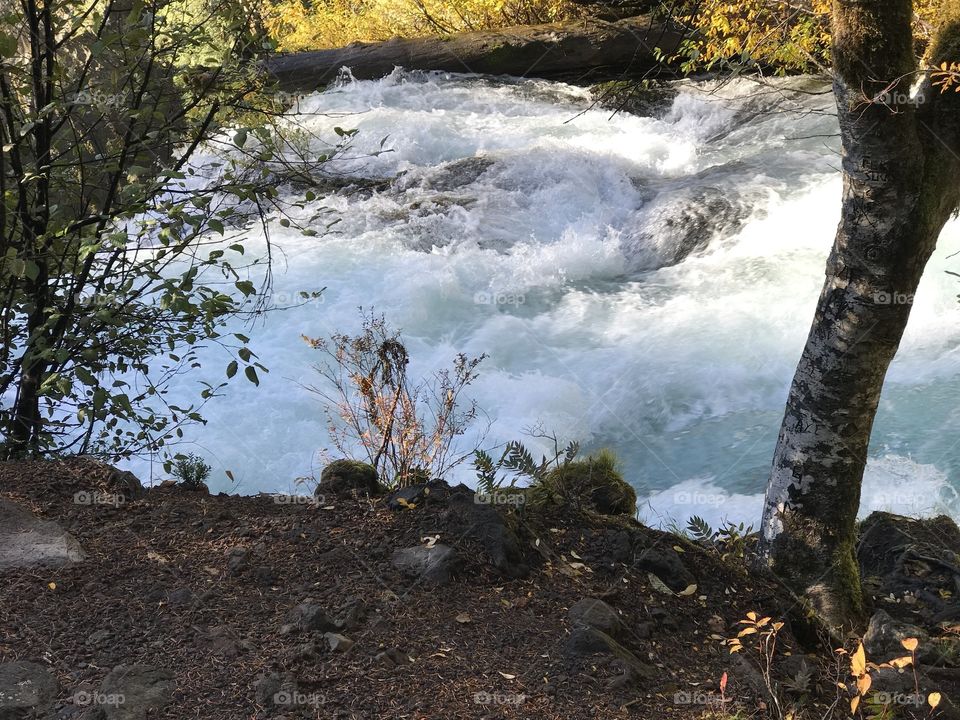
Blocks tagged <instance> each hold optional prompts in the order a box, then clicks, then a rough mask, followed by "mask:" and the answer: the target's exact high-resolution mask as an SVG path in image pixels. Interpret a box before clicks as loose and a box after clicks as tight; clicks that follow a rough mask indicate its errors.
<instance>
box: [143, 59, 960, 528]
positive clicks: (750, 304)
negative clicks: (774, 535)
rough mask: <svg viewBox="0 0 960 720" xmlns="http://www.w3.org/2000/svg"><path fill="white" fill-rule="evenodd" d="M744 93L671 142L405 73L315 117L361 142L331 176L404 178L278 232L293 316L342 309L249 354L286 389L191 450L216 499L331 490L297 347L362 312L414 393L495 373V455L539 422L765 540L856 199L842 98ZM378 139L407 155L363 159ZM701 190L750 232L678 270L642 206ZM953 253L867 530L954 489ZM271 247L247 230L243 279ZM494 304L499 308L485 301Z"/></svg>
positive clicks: (922, 323) (706, 108) (330, 201)
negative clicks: (788, 435) (319, 224)
mask: <svg viewBox="0 0 960 720" xmlns="http://www.w3.org/2000/svg"><path fill="white" fill-rule="evenodd" d="M792 82H798V81H784V88H785V92H786V91H787V90H789V87H790V83H792ZM708 91H709V92H708ZM752 92H753V93H755V92H756V88H755V86H751V85H750V84H749V83H746V82H738V83H732V84H728V85H726V86H724V87H722V88H720V89H717V88H716V87H714V86H709V87H704V86H698V87H694V86H687V87H686V88H685V89H684V90H683V91H682V92H681V94H680V96H679V97H678V98H677V100H676V101H675V103H674V107H673V109H672V111H671V112H670V113H669V114H667V115H666V116H665V117H664V118H663V119H662V120H654V119H649V118H636V117H632V116H627V115H618V116H616V117H613V118H611V117H610V113H609V112H607V111H604V110H599V109H593V110H591V109H589V102H590V99H589V97H588V96H587V95H586V94H585V91H583V90H581V89H578V88H572V87H570V86H565V85H562V84H554V83H547V82H543V81H517V82H511V83H505V84H498V83H494V82H491V81H488V80H484V79H481V78H471V77H464V76H449V75H444V74H438V73H434V74H416V75H406V74H403V73H396V74H394V75H393V76H392V77H390V78H388V79H385V80H383V81H378V82H355V83H349V84H346V85H344V86H342V87H339V88H337V89H334V90H331V91H329V92H326V93H323V94H319V95H313V96H310V97H308V98H305V99H304V100H302V101H301V103H300V108H301V110H307V111H311V112H315V113H318V114H317V115H315V116H313V117H310V118H308V119H307V122H308V124H309V125H310V127H311V129H312V130H313V131H314V132H315V133H316V134H317V136H318V137H321V138H327V139H333V138H335V135H334V132H333V127H334V126H335V125H339V126H343V127H355V128H358V129H359V135H358V136H357V141H356V147H355V148H354V150H353V151H352V153H351V159H346V160H341V161H337V163H336V164H335V168H334V169H335V170H336V171H337V172H342V173H355V174H362V175H365V176H371V177H392V176H393V175H395V174H396V173H398V172H403V173H406V174H405V175H404V177H403V178H402V180H401V181H400V182H398V183H397V186H396V188H395V189H394V190H391V191H384V192H377V193H373V194H372V195H371V194H355V195H338V196H334V197H330V198H325V199H320V200H317V201H316V202H315V203H312V204H310V206H309V207H308V208H306V209H305V210H304V216H305V217H307V216H309V214H312V213H313V212H315V211H316V210H317V209H319V208H327V209H330V210H332V211H333V212H334V214H335V216H337V217H340V218H341V222H340V223H339V224H338V225H337V226H336V231H335V233H334V234H330V235H326V236H323V237H320V238H304V237H301V236H299V235H296V234H295V233H294V232H293V231H291V230H287V229H284V228H281V227H279V226H278V225H275V226H273V227H272V228H271V232H272V236H273V240H274V242H275V243H276V244H277V245H278V246H279V247H280V248H281V249H282V250H283V253H284V256H285V258H286V262H285V264H281V266H280V267H278V268H277V273H276V287H275V290H276V292H277V296H278V297H281V298H283V297H290V296H292V295H293V294H295V293H296V292H297V291H299V290H314V289H319V288H321V287H326V288H327V291H326V293H325V295H324V301H323V303H322V304H320V303H314V304H310V305H308V306H306V307H301V308H296V309H291V310H287V311H285V312H283V313H278V314H275V315H272V316H270V317H269V318H268V319H267V320H266V322H265V323H264V324H261V325H258V326H256V327H255V328H253V329H252V330H251V331H250V332H248V334H250V335H251V336H252V337H253V348H254V350H255V351H256V352H257V353H258V354H259V355H260V357H261V359H262V361H263V362H264V364H266V365H267V366H268V367H269V368H270V369H271V372H270V373H269V375H266V376H263V377H262V386H261V388H260V389H255V388H253V387H252V386H249V385H246V384H244V383H243V382H239V383H234V384H233V385H232V386H231V388H230V390H229V392H228V395H227V397H226V398H223V399H219V400H216V401H214V402H213V403H211V404H210V405H209V406H208V407H207V410H206V416H207V418H208V420H209V422H208V424H207V425H206V426H205V427H203V428H195V429H192V430H191V431H190V432H189V434H188V443H196V447H195V448H193V449H194V450H197V449H199V451H200V452H202V453H203V454H205V455H207V456H208V457H209V458H210V459H211V460H212V461H213V464H214V465H216V466H217V468H218V474H217V477H216V478H215V481H214V486H215V487H216V488H218V489H239V490H241V491H245V492H255V491H258V490H279V491H290V490H291V489H293V488H294V486H293V479H294V478H296V477H297V476H300V475H304V474H307V473H309V472H311V470H312V469H314V468H315V466H316V462H317V461H316V452H317V451H318V450H319V449H320V448H322V447H323V446H324V445H325V444H326V436H325V420H324V416H323V412H322V407H321V406H320V404H319V402H318V401H317V400H316V399H315V398H314V397H312V396H311V395H309V394H308V393H306V392H305V391H304V390H303V389H302V388H301V385H302V384H309V383H310V382H313V381H314V380H315V376H314V374H313V373H312V372H311V369H310V366H311V363H312V362H313V361H314V360H316V355H315V353H314V352H313V351H311V350H310V349H309V348H308V347H307V346H306V345H305V344H303V343H302V342H301V341H300V335H301V334H306V335H311V336H324V335H328V334H330V333H331V332H333V331H346V332H350V331H353V330H356V329H357V327H358V324H359V316H358V314H357V312H356V308H357V306H359V305H363V306H366V307H369V306H375V307H376V308H377V309H379V310H380V311H383V312H386V313H387V315H388V318H389V320H390V321H391V322H392V323H393V324H394V325H395V326H397V327H400V328H402V329H403V330H404V333H405V336H406V337H407V338H408V341H409V345H410V350H411V353H412V356H413V358H414V362H413V365H412V368H411V369H412V372H414V373H420V372H428V371H430V370H432V369H436V368H437V367H440V366H442V365H443V364H445V363H448V362H449V361H450V359H451V358H452V357H453V356H454V355H455V354H456V353H457V352H460V351H463V352H467V353H470V354H473V355H479V354H480V353H487V354H488V355H489V358H488V360H487V361H486V362H485V363H484V365H483V366H482V375H481V378H480V379H479V380H478V381H477V383H476V384H475V385H474V386H473V388H472V390H473V396H474V397H475V398H476V400H477V401H478V402H479V404H480V405H481V406H482V407H483V408H484V409H485V410H486V411H487V413H488V414H489V415H490V417H491V421H492V426H491V428H490V434H489V437H488V439H487V443H488V445H493V444H496V443H500V442H503V441H506V440H509V439H515V438H521V439H522V438H523V431H524V429H525V428H528V427H529V426H531V425H533V424H535V423H536V422H538V421H540V422H542V423H543V425H544V426H545V427H546V428H547V429H548V430H552V431H555V432H557V433H558V434H559V435H560V436H561V437H563V438H568V439H572V438H579V439H581V440H583V441H585V442H586V443H587V444H588V446H590V447H599V446H604V445H606V446H610V447H612V448H614V449H615V450H616V451H617V452H618V454H619V455H620V456H621V458H622V459H623V461H624V468H625V471H626V473H627V475H628V478H629V479H630V480H631V482H633V483H634V484H635V486H636V487H637V488H638V489H639V491H640V494H641V495H642V496H644V497H646V498H648V500H649V504H650V505H651V506H652V508H653V510H652V511H651V512H652V513H654V514H657V513H659V514H662V515H664V516H673V515H674V514H675V513H676V517H677V518H678V519H681V520H683V521H684V522H685V520H686V517H685V516H688V515H690V514H696V513H694V512H688V508H685V507H682V506H679V505H677V504H676V503H675V502H674V501H673V500H672V499H671V498H674V497H675V496H676V494H677V493H680V492H683V493H687V492H689V493H696V492H702V493H706V494H708V495H714V494H716V495H723V496H724V497H725V498H727V499H726V500H725V501H724V502H723V503H722V504H721V505H719V506H717V507H716V508H710V507H708V508H706V509H703V510H701V512H700V513H699V514H703V515H705V516H706V517H707V518H708V519H711V520H712V521H718V520H719V519H720V517H722V516H726V517H729V518H730V519H732V520H738V521H739V520H740V519H744V520H748V521H753V522H755V521H756V519H757V517H758V514H759V507H760V504H759V503H760V501H759V493H761V492H762V488H763V484H764V480H765V477H766V474H767V472H768V470H769V463H770V458H771V457H772V453H773V444H774V442H775V440H776V433H777V430H778V427H779V423H780V420H781V417H782V412H783V403H784V400H785V398H786V392H787V387H788V385H789V382H790V378H791V376H792V373H793V369H794V367H795V364H796V360H797V358H798V357H799V354H800V350H801V348H802V345H803V342H804V339H805V337H806V333H807V330H808V328H809V323H810V319H811V318H812V314H813V307H814V305H815V303H816V299H817V296H818V293H819V291H820V286H821V283H822V280H823V270H824V266H825V261H826V256H827V252H828V250H829V247H830V245H831V243H832V240H833V235H834V232H835V229H836V224H837V221H838V219H839V211H840V180H839V176H838V174H837V172H836V164H837V156H836V140H835V139H830V138H827V139H824V137H823V136H829V135H832V134H835V131H836V130H835V120H833V119H832V118H831V117H829V115H828V114H826V113H827V112H828V111H829V107H830V100H829V98H828V97H825V98H816V97H811V96H804V98H803V99H802V101H801V102H802V103H805V105H804V107H805V108H806V109H807V110H812V111H815V112H805V113H802V114H792V113H778V114H766V115H765V114H756V112H755V109H756V107H757V106H758V103H757V101H756V100H751V99H750V98H751V93H752ZM711 93H712V94H711ZM385 136H389V138H388V140H387V143H386V145H385V147H386V148H388V149H390V150H391V152H389V153H386V154H382V155H379V156H377V157H372V158H371V157H366V156H367V155H368V154H369V153H371V152H373V151H375V150H376V149H377V148H378V147H379V145H380V141H381V139H382V138H383V137H385ZM474 157H477V158H482V159H484V160H486V161H490V164H489V166H488V167H483V168H480V172H479V174H478V175H477V176H476V177H475V178H470V179H469V181H467V182H465V183H463V184H460V185H457V184H456V183H454V184H453V185H454V186H453V187H450V188H448V189H446V190H437V189H433V187H434V186H433V184H432V183H433V182H434V181H435V180H436V179H437V178H440V177H446V176H443V175H442V173H444V172H454V173H456V172H457V171H456V170H455V169H454V170H450V168H443V167H441V168H439V169H438V168H437V166H438V165H442V164H443V163H451V162H455V161H458V160H461V159H463V158H474ZM438 173H439V174H438ZM702 191H709V193H710V194H709V195H705V196H703V197H704V198H705V199H703V200H702V203H717V208H718V209H717V211H716V212H727V209H725V208H726V205H725V204H724V203H723V202H722V201H723V200H727V201H729V204H730V205H732V206H733V207H734V208H735V212H734V215H737V217H738V219H739V220H740V221H742V225H741V226H740V227H739V228H738V229H737V226H736V223H734V224H733V225H730V226H729V227H727V226H725V228H726V229H724V230H723V231H722V232H720V233H719V236H718V237H715V238H713V241H712V243H711V244H710V246H709V249H707V250H705V251H702V252H700V253H695V254H694V255H692V256H690V257H688V258H687V259H686V260H684V261H683V262H681V263H679V264H677V265H675V266H668V267H660V266H661V265H662V264H663V262H664V258H666V257H668V256H669V252H670V251H671V249H672V248H671V247H666V246H664V245H663V243H664V242H665V240H664V238H666V237H667V236H668V234H669V233H670V232H674V231H675V228H674V227H673V226H672V225H671V222H672V216H671V212H672V210H671V212H665V213H660V214H655V213H650V212H649V205H648V203H649V202H650V199H651V198H652V197H654V196H657V193H660V195H659V198H658V200H657V202H671V203H679V202H680V201H681V200H682V199H684V198H692V200H691V202H692V203H693V206H694V207H696V204H697V200H696V198H698V197H700V196H699V195H697V193H700V192H702ZM688 206H689V203H688ZM670 207H672V206H670ZM710 207H713V205H711V206H710ZM678 208H679V209H678V212H682V211H683V206H682V204H681V205H680V206H678ZM707 220H708V222H707V225H708V226H709V225H710V222H709V221H710V220H711V218H710V217H708V218H707ZM958 236H960V230H958V227H957V226H956V225H953V226H951V228H950V230H949V232H948V233H947V235H946V236H945V239H944V242H943V243H942V244H941V249H940V250H938V252H937V255H936V257H935V259H934V260H933V261H932V263H931V266H930V271H929V272H928V273H927V277H926V278H925V279H924V282H923V287H922V288H921V291H920V293H919V294H918V296H917V298H916V306H915V308H914V317H913V319H912V321H911V326H910V329H909V331H908V333H907V337H906V338H905V340H904V344H903V350H902V352H901V354H900V356H899V357H898V358H897V360H896V362H895V364H894V367H893V369H892V370H891V375H890V386H889V388H888V392H887V393H885V395H884V401H883V406H882V407H881V411H880V414H879V417H878V421H877V431H876V434H875V442H874V448H875V449H874V451H873V452H872V453H871V454H872V456H873V457H872V458H871V462H870V466H869V469H868V481H867V486H866V488H865V492H864V507H865V508H869V507H874V506H877V507H879V504H878V503H880V502H881V500H878V499H877V498H881V499H883V498H889V497H890V494H889V492H888V491H886V490H883V488H886V487H887V486H888V485H891V484H894V485H895V484H896V483H900V484H903V483H904V482H905V480H906V479H910V482H911V483H913V485H915V486H916V487H921V488H923V489H924V492H925V491H926V490H927V489H929V488H933V487H938V488H939V487H942V486H943V483H950V484H956V483H958V482H960V463H957V461H956V460H955V459H954V458H956V456H957V453H956V452H955V451H954V448H953V440H952V438H953V437H954V436H956V434H957V432H956V431H957V429H960V411H956V410H955V408H958V407H960V402H957V401H958V400H960V364H958V363H960V353H958V352H957V351H956V350H955V348H956V347H957V344H958V342H957V341H958V340H960V309H958V305H957V302H956V295H957V289H958V285H957V281H956V278H953V277H951V276H948V275H946V274H945V273H944V270H946V269H949V268H956V267H957V265H958V263H957V261H956V260H953V259H949V257H948V256H949V253H950V252H952V251H955V250H956V246H957V242H956V241H957V239H958ZM258 243H262V237H260V236H259V230H256V229H252V230H251V231H250V235H249V244H250V248H249V249H248V256H250V255H252V254H253V253H254V252H255V250H256V246H257V244H258ZM657 268H659V269H657ZM490 298H498V299H500V300H502V301H503V302H502V303H501V304H498V303H497V302H493V303H487V304H484V303H482V302H481V303H478V302H477V300H478V299H480V300H484V299H490ZM227 361H228V358H227V357H226V356H225V355H224V354H223V353H220V352H218V351H215V350H214V351H210V353H209V354H207V355H206V356H204V357H203V363H204V366H203V369H202V370H201V371H198V372H197V373H195V374H191V376H190V378H189V379H190V380H196V381H199V380H207V381H214V380H216V381H219V380H220V378H222V372H223V367H224V366H225V365H226V362H227ZM187 390H191V391H193V390H194V388H188V387H184V388H180V389H178V392H179V393H183V394H184V395H186V391H187ZM474 438H475V436H473V437H468V438H466V440H467V441H468V442H469V441H470V440H471V439H474ZM531 444H532V445H534V446H536V445H537V443H536V442H535V441H531ZM185 449H188V450H189V449H191V447H190V446H189V444H188V446H187V447H186V448H185ZM889 458H911V459H910V460H902V461H901V460H898V461H893V460H890V459H889ZM224 469H230V470H232V471H233V472H234V474H235V475H236V476H237V478H238V480H239V483H238V484H237V485H236V486H234V485H231V484H230V483H229V482H228V481H227V480H226V479H225V476H224V475H223V474H222V470H224ZM138 470H139V471H140V472H143V473H146V472H147V471H148V468H146V467H145V466H143V465H140V466H138ZM453 479H454V480H467V481H469V480H470V479H471V477H470V472H469V470H468V469H467V468H462V469H461V471H460V472H459V473H458V474H456V476H455V477H454V478H453ZM877 488H880V489H879V490H877ZM911 492H912V490H911ZM904 507H906V505H904ZM921 509H922V508H921Z"/></svg>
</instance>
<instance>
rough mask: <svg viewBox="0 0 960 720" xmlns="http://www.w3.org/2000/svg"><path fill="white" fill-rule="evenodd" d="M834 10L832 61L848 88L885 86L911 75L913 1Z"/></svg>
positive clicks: (868, 2)
mask: <svg viewBox="0 0 960 720" xmlns="http://www.w3.org/2000/svg"><path fill="white" fill-rule="evenodd" d="M835 7H836V9H835V10H834V14H833V15H834V19H833V45H834V53H833V61H834V67H835V69H836V71H837V72H838V73H839V74H840V76H841V77H842V78H843V79H844V80H845V81H846V83H847V84H848V85H850V86H851V87H854V88H861V87H862V85H863V84H864V83H865V82H872V83H875V84H879V85H880V86H885V85H886V84H887V83H889V82H891V81H893V80H895V79H897V78H901V77H904V76H906V75H909V74H910V73H911V72H913V70H914V69H915V68H916V56H915V54H914V45H913V27H912V22H913V2H912V0H861V1H860V2H856V3H837V4H836V6H835ZM872 89H873V88H867V90H868V91H870V90H872Z"/></svg>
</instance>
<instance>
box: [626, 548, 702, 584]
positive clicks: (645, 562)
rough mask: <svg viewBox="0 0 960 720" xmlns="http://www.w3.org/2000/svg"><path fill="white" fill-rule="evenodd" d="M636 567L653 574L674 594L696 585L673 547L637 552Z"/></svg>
mask: <svg viewBox="0 0 960 720" xmlns="http://www.w3.org/2000/svg"><path fill="white" fill-rule="evenodd" d="M634 566H635V567H636V568H638V569H639V570H646V571H647V572H651V573H653V574H654V575H656V576H657V577H658V578H660V579H661V580H662V581H663V583H664V584H665V585H666V586H667V587H668V588H670V589H671V590H673V591H674V592H681V591H682V590H686V589H687V588H688V587H690V586H691V585H694V584H696V580H695V579H694V577H693V575H692V574H691V573H690V571H689V570H687V568H686V566H685V565H684V564H683V561H682V560H681V559H680V555H679V553H677V551H676V550H674V549H673V548H671V547H651V548H647V549H644V550H639V551H637V554H636V556H635V559H634Z"/></svg>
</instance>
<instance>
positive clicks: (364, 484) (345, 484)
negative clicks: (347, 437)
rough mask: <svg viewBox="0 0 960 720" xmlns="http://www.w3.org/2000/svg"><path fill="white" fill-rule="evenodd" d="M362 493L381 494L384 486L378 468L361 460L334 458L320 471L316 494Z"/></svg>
mask: <svg viewBox="0 0 960 720" xmlns="http://www.w3.org/2000/svg"><path fill="white" fill-rule="evenodd" d="M353 492H357V493H360V494H368V495H380V494H381V493H382V492H383V486H382V485H381V484H380V479H379V478H378V477H377V471H376V468H374V467H373V465H370V464H368V463H365V462H360V461H359V460H334V461H333V462H332V463H330V464H329V465H327V466H326V467H325V468H324V469H323V472H322V473H320V484H319V485H317V489H316V491H315V493H314V494H315V495H318V496H319V495H324V494H331V495H344V494H351V493H353Z"/></svg>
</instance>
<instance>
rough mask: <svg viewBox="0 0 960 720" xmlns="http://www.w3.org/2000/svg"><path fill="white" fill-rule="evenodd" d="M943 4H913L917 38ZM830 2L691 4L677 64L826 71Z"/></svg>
mask: <svg viewBox="0 0 960 720" xmlns="http://www.w3.org/2000/svg"><path fill="white" fill-rule="evenodd" d="M940 2H941V0H915V2H914V9H915V15H914V17H915V25H916V34H917V37H919V38H925V37H929V35H930V32H931V30H932V26H931V23H932V21H933V18H934V17H935V15H936V9H937V7H938V6H939V4H940ZM831 4H832V3H831V0H805V1H804V2H797V1H796V0H789V1H777V2H771V0H740V1H739V2H726V1H725V0H695V2H691V3H689V4H688V5H687V6H686V8H687V9H686V10H684V11H681V13H680V18H679V19H680V20H681V22H683V23H684V24H685V25H686V26H687V27H689V28H691V30H692V31H693V33H691V34H692V35H695V36H696V38H697V39H696V40H693V41H690V42H689V43H687V44H686V46H685V48H684V51H683V52H682V53H681V57H680V59H681V60H683V61H684V65H685V68H684V69H686V70H688V71H693V70H697V69H703V68H712V67H714V66H716V65H717V64H722V63H735V64H743V63H756V64H759V65H761V66H766V67H770V68H774V69H775V70H776V71H778V72H784V73H785V72H791V71H802V70H811V69H817V68H825V67H826V66H828V65H829V63H830V10H831Z"/></svg>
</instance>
